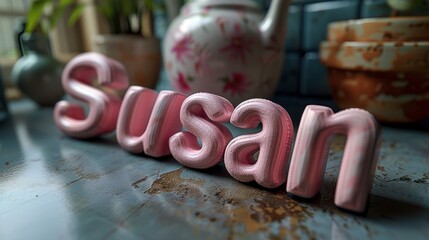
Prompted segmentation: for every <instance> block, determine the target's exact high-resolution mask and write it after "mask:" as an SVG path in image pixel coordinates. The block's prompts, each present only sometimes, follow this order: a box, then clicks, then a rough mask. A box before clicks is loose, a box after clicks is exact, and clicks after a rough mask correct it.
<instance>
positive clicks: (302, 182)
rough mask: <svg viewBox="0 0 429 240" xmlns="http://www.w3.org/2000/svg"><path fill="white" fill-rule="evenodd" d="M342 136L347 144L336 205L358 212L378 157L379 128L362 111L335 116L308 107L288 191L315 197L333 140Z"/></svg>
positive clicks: (293, 160)
mask: <svg viewBox="0 0 429 240" xmlns="http://www.w3.org/2000/svg"><path fill="white" fill-rule="evenodd" d="M336 133H340V134H345V135H346V136H347V142H346V146H345V150H344V155H343V159H342V163H341V168H340V172H339V176H338V182H337V188H336V192H335V204H336V205H337V206H338V207H341V208H344V209H348V210H351V211H355V212H362V211H364V210H365V206H366V202H367V198H368V195H369V193H370V192H371V187H372V181H373V179H374V172H375V167H376V163H377V158H378V151H377V147H378V141H379V128H378V124H377V122H376V120H375V119H374V118H373V116H372V115H371V114H370V113H368V112H366V111H364V110H360V109H348V110H345V111H342V112H339V113H336V114H333V112H332V110H331V109H330V108H327V107H322V106H307V108H306V109H305V111H304V114H303V115H302V119H301V123H300V127H299V130H298V135H297V138H296V141H295V148H294V151H293V154H292V159H291V164H290V168H289V176H288V181H287V188H286V191H287V192H289V193H291V194H293V195H296V196H299V197H304V198H311V197H314V196H315V195H316V194H317V193H318V192H319V190H320V187H321V184H322V182H323V176H324V172H325V166H326V161H327V154H328V152H329V145H330V141H329V139H330V137H331V136H332V135H333V134H336Z"/></svg>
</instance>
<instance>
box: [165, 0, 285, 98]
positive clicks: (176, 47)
mask: <svg viewBox="0 0 429 240" xmlns="http://www.w3.org/2000/svg"><path fill="white" fill-rule="evenodd" d="M196 2H197V3H198V2H199V1H196ZM202 2H204V1H202ZM206 2H209V1H206ZM212 2H216V1H212ZM230 2H234V1H230ZM209 3H210V2H209ZM261 21H262V15H261V12H260V11H259V9H257V8H256V6H255V7H252V6H250V7H249V6H248V5H245V6H242V5H239V4H233V3H228V4H225V5H216V4H214V6H201V5H198V4H192V3H191V4H187V5H185V6H184V7H183V8H182V15H181V16H179V17H178V18H176V19H175V21H174V22H173V23H172V24H171V25H170V27H169V30H168V32H167V35H166V39H165V43H164V61H165V63H166V70H167V74H168V77H169V79H170V81H171V82H172V85H173V87H174V88H175V89H176V90H177V91H180V92H182V93H186V94H191V93H195V92H210V93H214V94H218V95H221V96H223V97H225V98H227V99H229V100H230V101H231V102H232V103H234V104H237V103H239V102H241V101H244V100H246V99H249V98H255V97H261V98H269V97H270V96H271V95H272V93H273V92H274V90H275V87H276V85H277V80H278V78H279V75H280V70H281V66H282V61H283V51H282V50H283V49H282V47H280V48H270V47H269V46H267V45H266V44H265V43H264V42H263V37H262V36H261V32H260V29H259V26H260V23H261Z"/></svg>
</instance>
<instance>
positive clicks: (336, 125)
mask: <svg viewBox="0 0 429 240" xmlns="http://www.w3.org/2000/svg"><path fill="white" fill-rule="evenodd" d="M94 79H97V80H98V83H97V84H96V85H100V86H101V87H98V88H97V87H95V86H92V85H93V83H92V81H93V80H94ZM62 82H63V86H64V89H65V91H66V92H67V93H68V94H70V95H71V96H73V97H75V98H76V99H78V100H81V101H84V102H85V103H87V104H88V105H89V110H88V113H87V114H85V111H84V109H83V108H82V107H81V106H79V105H76V104H73V103H70V102H68V101H60V102H59V103H57V105H56V106H55V110H54V118H55V123H56V124H57V125H58V127H59V128H60V129H61V130H62V131H63V132H64V133H65V134H67V135H69V136H72V137H77V138H89V137H95V136H99V135H101V134H104V133H109V132H111V131H113V130H114V129H115V127H116V134H117V140H118V142H119V144H120V146H121V147H122V148H124V149H126V150H127V151H129V152H132V153H143V152H144V153H145V154H146V155H149V156H152V157H160V156H166V155H170V154H172V155H173V157H174V158H176V159H177V161H179V162H180V163H181V164H183V165H185V166H188V167H192V168H198V169H205V168H209V167H212V166H214V165H216V164H218V163H220V162H221V161H222V159H224V161H225V166H226V169H227V171H228V172H229V173H230V174H231V175H232V176H233V177H234V178H236V179H237V180H239V181H242V182H251V181H256V182H257V183H258V184H260V185H262V186H264V187H267V188H275V187H278V186H280V185H281V184H283V183H284V182H285V180H286V176H287V174H286V171H287V170H286V166H287V159H288V156H289V153H290V149H291V145H292V140H293V135H294V131H293V125H292V121H291V119H290V117H289V114H288V113H287V111H286V110H285V109H284V108H282V107H281V106H279V105H277V104H275V103H273V102H271V101H269V100H265V99H250V100H247V101H245V102H243V103H241V104H240V105H239V106H238V107H237V108H236V109H234V107H233V105H232V104H231V103H230V102H229V101H228V100H226V99H225V98H223V97H220V96H217V95H214V94H210V93H196V94H193V95H191V96H189V97H186V96H185V95H183V94H180V93H176V92H172V91H161V92H160V93H157V92H155V91H153V90H150V89H146V88H143V87H138V86H132V87H130V88H129V89H128V91H127V93H126V95H125V97H124V100H123V101H122V100H121V98H120V97H119V96H118V95H117V94H114V93H113V92H114V90H125V89H126V88H127V87H128V79H127V76H126V73H125V70H124V68H123V67H122V65H121V64H120V63H118V62H116V61H114V60H112V59H109V58H107V57H105V56H103V55H101V54H97V53H86V54H82V55H79V56H78V57H75V58H74V59H73V60H72V61H70V63H69V64H68V65H67V66H66V68H65V69H64V72H63V76H62ZM228 121H230V122H231V123H232V124H233V125H234V126H237V127H240V128H255V127H257V126H258V125H259V124H260V123H261V124H262V130H261V131H260V132H258V133H254V134H246V135H242V136H238V137H236V138H234V139H232V135H231V133H230V131H229V130H228V128H226V127H225V126H224V125H223V123H226V122H228ZM182 124H183V127H185V131H184V132H180V131H181V129H182ZM379 132H380V130H379V127H378V124H377V122H376V121H375V119H374V118H373V117H372V115H371V114H370V113H368V112H366V111H364V110H358V109H349V110H345V111H342V112H339V113H336V114H334V113H333V112H332V110H331V109H330V108H327V107H323V106H308V107H307V108H306V109H305V111H304V114H303V116H302V119H301V123H300V127H299V130H298V134H297V138H296V141H295V146H294V150H293V154H292V158H291V163H290V168H289V173H288V179H287V186H286V191H287V192H289V193H291V194H292V195H296V196H299V197H304V198H312V197H314V196H315V195H316V194H317V193H318V192H319V190H320V187H321V184H322V182H323V176H324V172H325V166H326V161H327V159H328V152H329V146H330V139H331V136H332V135H334V134H345V135H346V136H347V143H346V146H345V151H344V155H343V160H342V164H341V167H340V172H339V176H338V183H337V189H336V193H335V204H336V205H337V206H338V207H341V208H344V209H347V210H351V211H355V212H362V211H364V209H365V206H366V201H367V198H368V195H369V193H370V192H371V187H372V182H373V180H374V172H375V167H376V163H377V157H378V148H379V134H380V133H379Z"/></svg>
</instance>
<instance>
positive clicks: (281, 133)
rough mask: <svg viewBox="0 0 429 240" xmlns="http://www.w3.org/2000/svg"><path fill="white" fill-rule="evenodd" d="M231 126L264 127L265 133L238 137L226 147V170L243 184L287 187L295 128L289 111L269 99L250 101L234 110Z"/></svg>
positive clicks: (263, 131)
mask: <svg viewBox="0 0 429 240" xmlns="http://www.w3.org/2000/svg"><path fill="white" fill-rule="evenodd" d="M231 123H232V124H233V125H234V126H237V127H241V128H255V127H257V126H258V124H259V123H262V131H261V132H259V133H255V134H250V135H243V136H239V137H236V138H234V139H233V140H232V141H231V142H230V143H229V144H228V146H227V147H226V151H225V166H226V169H227V170H228V172H229V173H230V174H231V176H232V177H234V178H235V179H237V180H239V181H242V182H250V181H256V182H257V183H258V184H259V185H262V186H264V187H267V188H275V187H278V186H280V185H281V184H283V183H284V182H285V180H286V164H287V159H288V157H289V153H290V148H291V145H292V140H293V124H292V120H291V119H290V117H289V114H288V113H287V111H286V110H285V109H284V108H282V107H281V106H280V105H278V104H275V103H273V102H271V101H268V100H265V99H250V100H247V101H245V102H243V103H241V104H240V105H238V107H237V108H236V109H235V110H234V112H233V113H232V116H231ZM258 151H259V156H258V157H257V160H256V161H255V159H254V155H255V154H256V153H257V152H258Z"/></svg>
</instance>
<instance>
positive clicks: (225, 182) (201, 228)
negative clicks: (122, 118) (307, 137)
mask: <svg viewBox="0 0 429 240" xmlns="http://www.w3.org/2000/svg"><path fill="white" fill-rule="evenodd" d="M22 108H23V107H16V108H15V109H18V110H19V109H22ZM12 109H13V107H12ZM24 109H25V111H24V110H19V111H18V110H16V111H15V112H14V114H13V117H12V118H11V119H9V120H7V121H5V122H1V123H0V222H1V224H0V239H171V238H174V239H404V238H409V239H427V236H429V228H428V226H429V135H428V134H427V133H426V132H425V131H422V130H410V129H408V130H406V129H400V128H392V127H384V128H383V135H382V137H383V143H382V149H381V153H380V160H379V164H378V166H377V171H376V178H375V181H374V187H373V193H372V195H371V197H370V199H369V207H368V210H367V212H366V213H365V214H363V215H356V214H352V213H348V212H345V211H342V210H340V209H338V208H336V207H335V206H334V203H333V199H334V192H335V184H336V179H337V175H338V168H339V165H340V162H341V156H342V155H341V153H342V149H343V148H344V141H345V138H343V137H339V138H336V139H334V141H333V144H332V147H331V152H330V154H329V161H328V164H327V169H326V174H325V179H324V185H323V187H322V190H321V192H320V193H319V194H318V195H317V196H316V197H315V198H314V199H311V200H308V201H303V200H301V199H294V198H291V197H289V196H288V195H287V194H286V192H285V185H283V186H281V187H279V188H277V189H274V190H269V189H264V188H262V187H259V186H258V185H257V184H255V183H240V182H238V181H236V180H234V179H233V178H232V177H231V176H229V174H228V173H227V171H226V169H225V167H224V165H223V164H221V165H219V166H215V167H213V168H211V169H208V170H192V169H189V168H186V167H183V166H181V165H180V164H179V163H178V162H177V161H175V160H174V159H173V158H171V157H165V158H159V159H153V158H149V157H147V156H144V155H132V154H129V153H127V152H125V151H124V150H122V149H121V148H120V147H119V145H118V144H117V143H116V140H115V136H114V135H107V136H103V137H101V138H97V139H91V140H88V141H81V140H75V139H72V138H68V137H65V136H64V135H63V134H62V133H61V132H59V130H58V129H56V127H55V126H54V124H53V120H52V109H49V108H41V109H37V108H34V107H29V108H28V109H26V108H24ZM234 134H235V135H237V134H242V132H239V131H235V133H234Z"/></svg>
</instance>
